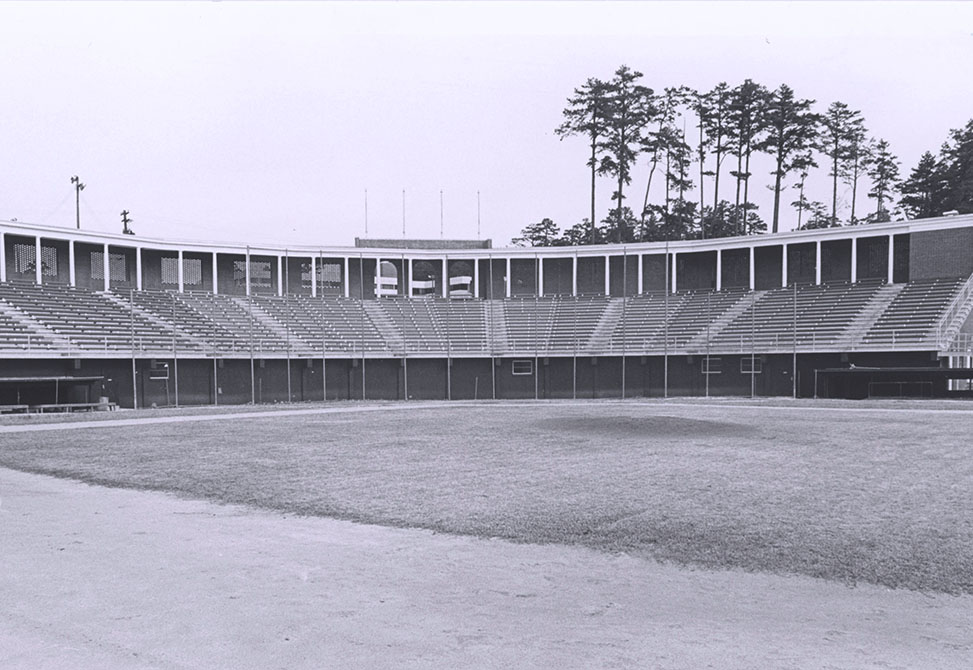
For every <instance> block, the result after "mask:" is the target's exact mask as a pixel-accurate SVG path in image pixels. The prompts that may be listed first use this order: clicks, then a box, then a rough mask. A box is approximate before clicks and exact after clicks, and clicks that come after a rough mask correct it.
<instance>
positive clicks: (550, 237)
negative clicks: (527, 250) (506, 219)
mask: <svg viewBox="0 0 973 670" xmlns="http://www.w3.org/2000/svg"><path fill="white" fill-rule="evenodd" d="M560 235H561V231H560V230H558V227H557V225H555V223H554V222H553V221H552V220H551V219H547V218H545V219H541V221H540V222H538V223H532V224H530V225H529V226H526V227H524V229H523V230H521V231H520V236H519V237H515V238H513V239H512V240H510V241H511V242H512V243H513V244H515V245H516V246H518V247H550V246H553V245H554V244H555V240H557V239H558V238H559V237H560Z"/></svg>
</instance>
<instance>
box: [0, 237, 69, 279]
mask: <svg viewBox="0 0 973 670" xmlns="http://www.w3.org/2000/svg"><path fill="white" fill-rule="evenodd" d="M6 258H7V257H6V256H4V263H3V266H4V273H3V274H4V277H3V279H4V280H5V281H6V279H7V276H6V275H7V272H6V268H7V263H6ZM68 281H69V282H71V286H77V285H78V282H77V278H76V276H75V272H74V240H68Z"/></svg>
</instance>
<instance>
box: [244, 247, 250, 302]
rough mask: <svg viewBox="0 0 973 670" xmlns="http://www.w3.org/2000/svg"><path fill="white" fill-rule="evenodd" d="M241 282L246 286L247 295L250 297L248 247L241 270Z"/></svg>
mask: <svg viewBox="0 0 973 670" xmlns="http://www.w3.org/2000/svg"><path fill="white" fill-rule="evenodd" d="M243 280H244V284H245V285H246V289H247V295H250V246H249V245H247V256H246V262H245V263H244V268H243Z"/></svg>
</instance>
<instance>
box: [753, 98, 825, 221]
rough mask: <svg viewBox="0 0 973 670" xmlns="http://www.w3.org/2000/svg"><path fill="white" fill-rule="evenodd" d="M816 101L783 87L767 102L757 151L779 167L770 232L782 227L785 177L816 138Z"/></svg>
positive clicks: (777, 168) (775, 178)
mask: <svg viewBox="0 0 973 670" xmlns="http://www.w3.org/2000/svg"><path fill="white" fill-rule="evenodd" d="M812 104H814V101H813V100H798V99H796V98H795V97H794V91H793V90H792V89H791V88H790V87H789V86H788V85H787V84H781V85H780V86H779V87H778V88H777V89H776V90H775V91H773V93H771V94H770V97H769V98H768V101H767V106H766V109H765V111H764V117H763V118H764V123H765V128H766V135H765V137H764V138H763V140H761V141H760V142H759V143H758V144H757V149H758V150H760V151H763V152H765V153H767V154H770V155H771V156H772V157H773V158H774V160H775V163H776V166H775V167H776V169H775V170H774V171H773V172H772V173H771V174H772V175H774V185H773V187H772V189H771V190H773V192H774V215H773V219H772V221H773V227H772V229H771V232H774V233H776V232H777V231H778V230H779V229H780V227H779V224H780V192H781V188H782V184H783V180H784V177H786V176H787V175H788V174H789V173H790V172H791V171H792V170H794V169H795V167H796V166H795V161H796V160H797V159H798V158H800V157H803V156H804V154H805V153H806V152H807V150H808V149H809V148H810V147H811V146H812V145H813V143H814V140H815V139H816V137H817V128H818V123H819V120H818V116H817V115H816V114H813V113H811V111H810V109H811V105H812Z"/></svg>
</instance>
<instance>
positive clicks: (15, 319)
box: [0, 278, 965, 357]
mask: <svg viewBox="0 0 973 670" xmlns="http://www.w3.org/2000/svg"><path fill="white" fill-rule="evenodd" d="M964 281H965V278H963V279H936V280H919V281H913V282H909V283H906V284H892V285H885V284H884V283H883V282H881V281H877V280H868V281H860V282H855V283H851V282H834V283H826V284H820V285H799V286H797V287H796V288H795V287H793V286H792V287H787V288H778V289H773V290H769V291H755V292H750V291H745V290H742V289H729V290H723V291H683V292H679V293H675V294H670V295H668V296H666V294H665V293H645V294H641V295H637V296H631V297H626V298H610V297H607V296H577V297H574V296H543V297H530V298H527V297H517V298H507V299H504V300H496V301H485V300H478V299H445V298H440V297H424V298H413V299H408V298H382V299H378V300H374V301H367V302H362V301H361V300H357V299H353V298H340V297H311V296H286V297H278V296H252V297H250V298H248V297H244V296H230V295H215V294H212V293H206V292H200V293H174V292H167V291H117V292H108V293H105V292H101V291H93V290H90V289H84V288H73V287H69V286H63V285H43V286H38V285H36V284H33V283H17V282H4V283H0V351H6V352H12V353H14V354H23V353H27V352H33V353H36V354H37V355H42V356H43V355H48V356H58V355H71V354H74V355H86V356H96V355H99V354H106V355H115V356H120V355H132V354H137V355H143V354H144V355H152V356H157V355H158V356H166V355H171V354H172V353H173V352H175V353H176V354H177V355H179V356H211V355H216V356H237V357H244V356H248V355H250V354H251V353H252V354H253V355H255V356H271V357H283V356H298V357H315V356H320V355H328V356H342V355H344V356H359V355H374V356H399V355H410V354H418V355H429V356H439V355H452V356H463V355H470V356H484V355H491V354H492V355H510V354H515V355H516V354H521V355H523V354H541V355H555V356H556V355H572V354H580V355H618V354H620V353H622V352H624V353H627V354H630V355H632V354H637V353H640V352H641V353H644V354H655V353H661V352H662V351H663V350H668V351H670V352H677V351H684V352H686V353H694V352H699V351H702V350H703V349H704V348H705V349H706V350H708V351H713V352H725V353H731V352H741V353H746V352H749V351H752V350H757V351H760V352H763V353H772V352H774V351H788V350H790V349H791V348H794V347H795V345H796V346H797V347H798V348H800V349H801V350H802V351H850V350H856V349H871V350H882V349H896V348H898V349H901V348H905V347H912V348H914V349H915V348H920V349H921V348H929V347H933V348H935V347H936V344H937V343H936V339H937V337H936V336H937V332H938V329H939V327H940V326H941V321H942V319H943V315H944V314H945V313H946V311H947V309H949V307H950V305H951V304H952V302H953V301H954V299H955V298H956V296H957V294H958V291H959V290H960V288H961V287H962V285H963V282H964ZM32 324H33V325H32ZM666 335H668V340H666V339H665V336H666Z"/></svg>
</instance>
